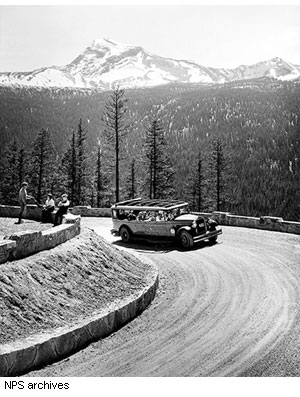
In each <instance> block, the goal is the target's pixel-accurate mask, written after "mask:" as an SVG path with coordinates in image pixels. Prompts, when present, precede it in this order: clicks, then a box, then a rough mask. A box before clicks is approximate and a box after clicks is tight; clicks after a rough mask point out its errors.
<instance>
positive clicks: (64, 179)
mask: <svg viewBox="0 0 300 397" xmlns="http://www.w3.org/2000/svg"><path fill="white" fill-rule="evenodd" d="M58 175H59V176H58V181H59V185H58V189H57V192H56V194H59V195H61V194H63V193H67V194H68V196H69V200H70V205H71V206H73V205H75V204H76V202H75V195H76V175H77V154H76V134H75V131H74V130H73V131H72V137H71V139H70V141H69V145H68V147H67V149H66V151H65V152H64V154H63V156H62V159H61V164H60V167H59V173H58Z"/></svg>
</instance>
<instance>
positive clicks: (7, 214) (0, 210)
mask: <svg viewBox="0 0 300 397" xmlns="http://www.w3.org/2000/svg"><path fill="white" fill-rule="evenodd" d="M19 212H20V207H17V206H13V205H0V218H16V219H18V218H19ZM22 217H23V218H24V219H31V220H33V221H38V222H39V221H41V219H42V208H41V207H38V206H37V205H35V204H28V205H27V206H26V209H25V211H24V214H23V216H22Z"/></svg>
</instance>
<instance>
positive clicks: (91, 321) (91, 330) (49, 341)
mask: <svg viewBox="0 0 300 397" xmlns="http://www.w3.org/2000/svg"><path fill="white" fill-rule="evenodd" d="M157 288H158V274H157V272H156V274H155V275H153V278H152V280H151V281H149V284H148V286H147V287H146V288H144V290H143V291H141V293H140V294H139V295H138V296H131V297H129V298H127V299H126V300H123V301H120V302H114V303H113V304H112V305H111V307H108V308H106V309H105V310H102V312H100V313H99V314H98V315H96V316H93V317H90V318H88V319H86V320H85V321H84V322H82V323H80V324H78V325H76V326H74V327H72V328H70V327H69V328H68V327H65V328H61V329H58V330H56V331H55V332H53V333H52V334H44V335H39V336H34V337H31V338H27V339H26V340H22V341H17V342H14V343H11V344H6V345H2V346H0V376H2V377H3V376H19V375H22V374H24V373H26V372H28V371H32V370H34V369H38V368H40V367H42V366H44V365H47V364H51V363H53V362H55V361H58V360H60V359H63V358H65V357H67V356H69V355H70V354H72V353H75V352H76V351H78V350H80V349H82V348H84V347H85V346H87V344H89V343H91V342H94V341H97V340H99V339H101V338H104V337H105V336H108V335H110V334H111V333H113V332H115V331H117V330H118V329H120V328H121V327H122V326H123V325H125V324H126V323H128V322H129V321H131V320H132V319H133V318H135V317H136V316H138V315H139V314H141V313H142V312H143V310H145V309H146V307H147V306H148V305H149V304H150V303H151V302H152V300H153V299H154V297H155V293H156V290H157Z"/></svg>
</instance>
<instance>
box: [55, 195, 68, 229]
mask: <svg viewBox="0 0 300 397" xmlns="http://www.w3.org/2000/svg"><path fill="white" fill-rule="evenodd" d="M57 206H58V210H57V212H56V214H55V217H54V226H58V225H60V224H61V223H62V217H63V215H65V214H66V213H67V212H68V208H69V206H70V201H69V200H68V195H67V194H63V195H62V196H61V200H60V202H59V203H58V204H57Z"/></svg>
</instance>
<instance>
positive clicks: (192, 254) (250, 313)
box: [28, 218, 300, 377]
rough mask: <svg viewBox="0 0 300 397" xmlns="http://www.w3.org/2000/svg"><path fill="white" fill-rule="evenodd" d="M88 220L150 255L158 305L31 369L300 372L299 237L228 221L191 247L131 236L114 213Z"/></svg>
mask: <svg viewBox="0 0 300 397" xmlns="http://www.w3.org/2000/svg"><path fill="white" fill-rule="evenodd" d="M82 223H83V225H85V226H88V227H90V228H93V229H94V230H95V231H96V232H97V233H99V234H100V235H102V236H103V237H104V238H106V239H107V240H109V241H111V242H112V243H113V244H115V245H116V246H117V247H119V248H121V249H127V250H129V251H130V252H132V253H135V254H138V255H142V256H146V257H149V258H151V260H152V261H154V262H155V263H156V264H157V265H158V268H159V277H160V284H159V290H158V292H157V295H156V298H155V299H154V301H153V303H152V304H151V305H150V307H149V308H148V309H147V310H146V311H145V312H144V313H143V314H142V315H141V316H139V317H138V318H136V319H134V320H133V321H132V322H131V323H130V324H128V325H126V326H125V327H123V328H122V329H121V330H119V331H118V332H116V333H115V334H113V335H111V336H109V337H107V338H105V339H103V340H100V341H99V342H96V343H93V344H91V345H90V346H88V347H87V348H86V349H84V350H82V351H80V352H78V353H76V354H74V355H73V356H71V357H69V358H68V359H66V360H63V361H61V362H59V363H56V364H53V365H51V366H49V367H46V368H44V369H42V370H40V371H35V372H31V373H29V374H28V375H29V376H177V377H179V376H205V377H207V376H251V375H252V376H298V375H299V374H300V369H299V365H298V364H299V362H300V353H299V352H298V349H297V348H296V346H297V344H298V345H299V346H300V343H299V342H300V332H299V323H300V322H299V313H300V310H299V303H298V301H299V299H298V296H299V281H300V280H299V278H300V271H299V269H298V265H299V264H300V236H296V235H290V234H283V233H277V232H269V231H261V230H254V229H244V228H234V227H231V228H230V227H223V234H222V235H221V236H219V240H218V243H217V244H215V245H208V244H203V245H201V246H199V247H197V248H195V249H193V250H191V251H181V250H180V249H177V248H176V247H175V246H170V245H160V246H158V245H154V244H150V243H149V244H146V243H143V244H131V245H127V246H125V245H123V244H122V243H120V239H119V238H115V237H112V236H111V235H110V233H109V230H110V228H111V220H110V219H108V218H83V219H82Z"/></svg>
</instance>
